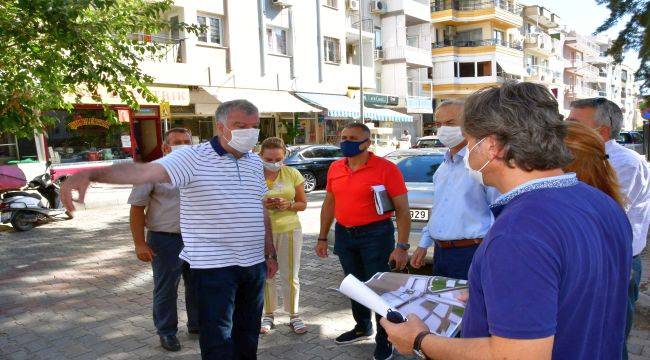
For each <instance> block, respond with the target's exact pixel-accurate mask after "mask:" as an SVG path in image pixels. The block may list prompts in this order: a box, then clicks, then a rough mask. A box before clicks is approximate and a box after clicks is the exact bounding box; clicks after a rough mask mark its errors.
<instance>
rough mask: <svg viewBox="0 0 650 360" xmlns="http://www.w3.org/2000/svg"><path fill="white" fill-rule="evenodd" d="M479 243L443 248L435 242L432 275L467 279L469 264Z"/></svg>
mask: <svg viewBox="0 0 650 360" xmlns="http://www.w3.org/2000/svg"><path fill="white" fill-rule="evenodd" d="M478 246H479V244H476V245H472V246H468V247H464V248H449V249H443V248H441V247H440V246H438V244H435V247H434V250H433V275H434V276H445V277H450V278H454V279H463V280H467V273H468V272H469V266H470V265H471V264H472V258H473V257H474V253H475V252H476V249H478Z"/></svg>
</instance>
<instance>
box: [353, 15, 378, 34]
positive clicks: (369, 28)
mask: <svg viewBox="0 0 650 360" xmlns="http://www.w3.org/2000/svg"><path fill="white" fill-rule="evenodd" d="M347 24H348V28H352V29H355V30H357V31H358V30H359V13H358V12H353V13H351V14H348V16H347ZM361 24H362V25H361V26H362V27H361V31H365V32H369V33H374V32H375V25H374V23H373V21H372V19H364V20H363V21H361Z"/></svg>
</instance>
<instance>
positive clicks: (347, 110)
mask: <svg viewBox="0 0 650 360" xmlns="http://www.w3.org/2000/svg"><path fill="white" fill-rule="evenodd" d="M295 95H296V96H297V97H299V98H300V99H302V100H304V101H306V102H308V103H309V104H312V105H314V106H318V107H321V108H324V109H325V110H326V111H327V117H330V118H343V119H346V118H348V119H349V118H351V119H359V118H360V117H361V111H360V109H359V102H358V101H357V100H353V99H350V98H349V97H347V96H345V95H334V94H317V93H304V92H297V93H295ZM363 116H364V117H365V118H367V119H370V120H374V121H392V122H413V117H412V116H410V115H406V114H402V113H399V112H397V111H394V110H391V109H383V108H370V107H364V108H363Z"/></svg>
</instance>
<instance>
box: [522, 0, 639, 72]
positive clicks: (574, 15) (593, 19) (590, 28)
mask: <svg viewBox="0 0 650 360" xmlns="http://www.w3.org/2000/svg"><path fill="white" fill-rule="evenodd" d="M520 3H521V4H524V5H540V6H543V7H545V8H547V9H549V10H550V11H551V12H553V13H556V14H557V15H558V16H560V19H561V20H560V21H561V23H562V25H566V26H567V27H568V28H570V29H574V30H576V31H578V32H579V33H581V34H584V35H590V34H592V33H593V32H594V31H595V30H596V29H597V28H598V26H600V25H601V24H602V23H603V22H604V21H605V19H607V18H609V9H608V8H607V6H605V5H598V4H596V1H594V0H521V1H520ZM626 21H627V20H626V19H623V21H619V22H618V23H617V24H616V25H614V26H613V27H612V28H611V29H609V30H608V31H607V32H605V33H604V34H606V35H609V37H610V38H611V39H615V38H616V36H617V35H618V32H619V31H620V30H621V29H622V28H623V26H624V25H625V22H626ZM638 57H639V53H638V52H636V51H634V52H628V53H626V56H625V60H624V63H625V64H627V65H629V66H631V67H632V68H633V69H634V70H636V69H638V68H639V59H638Z"/></svg>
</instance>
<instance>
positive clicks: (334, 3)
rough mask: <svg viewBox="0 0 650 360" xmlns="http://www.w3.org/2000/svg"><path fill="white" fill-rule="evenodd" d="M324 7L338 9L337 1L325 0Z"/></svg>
mask: <svg viewBox="0 0 650 360" xmlns="http://www.w3.org/2000/svg"><path fill="white" fill-rule="evenodd" d="M325 5H326V6H329V7H333V8H336V9H338V8H339V6H338V5H339V4H338V0H325Z"/></svg>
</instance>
